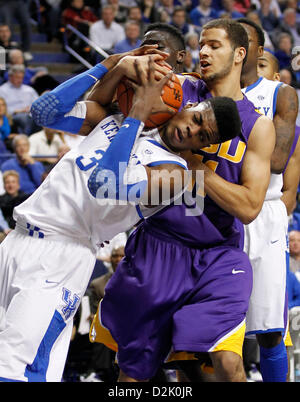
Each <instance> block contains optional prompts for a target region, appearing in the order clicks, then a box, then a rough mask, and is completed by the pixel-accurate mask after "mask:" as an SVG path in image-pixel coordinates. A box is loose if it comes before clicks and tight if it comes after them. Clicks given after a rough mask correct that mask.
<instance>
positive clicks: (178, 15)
mask: <svg viewBox="0 0 300 402" xmlns="http://www.w3.org/2000/svg"><path fill="white" fill-rule="evenodd" d="M186 18H187V15H186V10H185V8H184V7H182V6H176V7H175V8H174V11H173V14H172V20H171V24H172V25H174V27H176V28H177V29H179V30H180V31H181V33H182V35H184V36H186V35H190V34H193V33H195V29H194V27H193V26H192V25H191V24H189V23H188V22H187V19H186Z"/></svg>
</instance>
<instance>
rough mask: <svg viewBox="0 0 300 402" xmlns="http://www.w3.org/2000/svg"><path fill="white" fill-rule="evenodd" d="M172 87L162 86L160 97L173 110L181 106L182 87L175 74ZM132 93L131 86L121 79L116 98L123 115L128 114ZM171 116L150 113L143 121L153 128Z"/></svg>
mask: <svg viewBox="0 0 300 402" xmlns="http://www.w3.org/2000/svg"><path fill="white" fill-rule="evenodd" d="M173 84H174V87H173V88H170V87H168V86H167V85H165V86H164V93H163V95H162V99H163V101H164V103H165V104H166V105H168V106H169V107H170V108H171V109H173V110H174V111H175V112H177V111H178V109H179V108H180V106H181V103H182V87H181V84H180V82H179V79H178V78H177V77H176V75H175V81H173ZM133 95H134V90H133V88H132V87H131V86H130V85H129V84H128V82H127V80H126V78H124V79H122V81H121V82H120V84H119V85H118V88H117V99H118V102H119V107H120V110H121V112H122V113H123V114H124V116H125V117H126V116H128V113H129V111H130V109H131V106H132V98H133ZM171 117H172V114H171V113H160V112H155V113H152V114H151V115H150V116H149V118H148V120H147V121H146V122H145V127H148V128H154V127H158V126H161V125H162V124H164V123H165V122H167V121H168V120H169V119H170V118H171Z"/></svg>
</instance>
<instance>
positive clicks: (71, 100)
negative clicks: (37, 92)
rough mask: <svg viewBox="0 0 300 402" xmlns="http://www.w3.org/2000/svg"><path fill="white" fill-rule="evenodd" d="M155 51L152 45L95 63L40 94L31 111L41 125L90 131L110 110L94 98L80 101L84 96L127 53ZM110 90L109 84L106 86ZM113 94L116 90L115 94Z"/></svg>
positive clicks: (75, 132)
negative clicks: (94, 100) (93, 65)
mask: <svg viewBox="0 0 300 402" xmlns="http://www.w3.org/2000/svg"><path fill="white" fill-rule="evenodd" d="M147 51H149V52H150V51H153V52H155V51H156V49H155V47H153V46H143V47H142V48H139V50H138V51H137V50H134V51H132V52H128V53H122V54H115V55H112V56H109V57H108V58H107V59H106V60H104V61H103V62H102V63H99V64H97V65H96V66H95V67H92V68H91V69H89V70H87V71H85V72H83V73H81V74H79V75H77V76H76V77H73V78H71V79H69V80H68V81H66V82H63V83H62V84H60V85H59V86H58V87H56V88H55V89H53V90H52V91H50V92H48V93H45V94H44V95H42V96H41V97H39V98H38V99H37V100H36V101H35V102H34V103H33V105H32V108H31V114H32V117H33V119H34V121H35V122H36V124H38V125H39V126H44V127H49V128H55V129H59V130H62V131H67V132H71V133H74V134H81V135H87V134H89V132H90V131H91V130H92V129H93V128H94V127H95V126H96V125H97V124H98V123H99V122H100V121H101V120H103V118H104V117H106V115H107V110H106V109H105V108H104V107H103V106H101V105H100V104H99V103H97V102H93V99H89V101H88V102H79V101H80V99H81V98H82V96H83V95H84V94H85V93H86V92H87V91H88V90H89V89H90V88H91V87H93V86H94V85H95V84H96V83H97V82H98V81H99V80H100V79H102V78H103V77H104V76H105V75H106V74H107V72H108V71H109V70H111V69H112V68H113V67H115V66H116V65H117V64H118V62H119V61H120V60H121V59H122V58H123V57H126V55H131V54H133V55H134V54H136V53H137V54H142V52H147ZM106 90H107V88H106ZM112 95H113V94H112Z"/></svg>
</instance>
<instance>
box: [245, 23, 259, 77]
mask: <svg viewBox="0 0 300 402" xmlns="http://www.w3.org/2000/svg"><path fill="white" fill-rule="evenodd" d="M242 26H243V28H244V29H245V31H246V32H247V36H248V41H249V47H248V51H247V60H246V63H245V64H244V66H243V73H244V72H247V70H248V69H249V70H250V69H253V68H256V67H257V58H258V57H260V56H262V53H263V47H262V46H259V45H258V36H257V32H256V30H255V29H254V28H253V27H251V26H250V25H248V24H242Z"/></svg>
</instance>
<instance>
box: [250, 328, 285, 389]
mask: <svg viewBox="0 0 300 402" xmlns="http://www.w3.org/2000/svg"><path fill="white" fill-rule="evenodd" d="M256 338H257V342H258V344H259V348H260V370H261V374H262V377H263V380H264V382H285V381H286V377H287V373H288V359H287V351H286V347H285V344H284V341H283V339H282V335H281V333H280V332H270V333H266V334H257V335H256Z"/></svg>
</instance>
